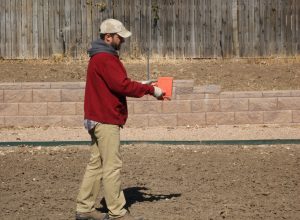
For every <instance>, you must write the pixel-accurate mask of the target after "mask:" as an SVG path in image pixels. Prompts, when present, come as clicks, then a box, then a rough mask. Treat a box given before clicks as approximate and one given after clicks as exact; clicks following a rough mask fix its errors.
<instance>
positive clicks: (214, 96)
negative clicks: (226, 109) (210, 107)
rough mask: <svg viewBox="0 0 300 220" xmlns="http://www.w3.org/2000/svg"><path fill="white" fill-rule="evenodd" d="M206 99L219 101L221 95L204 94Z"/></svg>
mask: <svg viewBox="0 0 300 220" xmlns="http://www.w3.org/2000/svg"><path fill="white" fill-rule="evenodd" d="M204 98H205V99H219V98H220V95H219V94H204Z"/></svg>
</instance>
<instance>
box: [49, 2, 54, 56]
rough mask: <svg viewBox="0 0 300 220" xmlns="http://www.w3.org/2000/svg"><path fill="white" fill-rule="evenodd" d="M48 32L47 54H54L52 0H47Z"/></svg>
mask: <svg viewBox="0 0 300 220" xmlns="http://www.w3.org/2000/svg"><path fill="white" fill-rule="evenodd" d="M48 15H49V16H48V25H49V28H48V32H49V34H48V35H49V55H48V56H51V55H52V54H54V53H55V52H54V49H55V6H54V0H49V2H48Z"/></svg>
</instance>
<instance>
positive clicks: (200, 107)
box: [192, 99, 220, 112]
mask: <svg viewBox="0 0 300 220" xmlns="http://www.w3.org/2000/svg"><path fill="white" fill-rule="evenodd" d="M216 111H220V100H219V99H203V100H197V101H192V112H216Z"/></svg>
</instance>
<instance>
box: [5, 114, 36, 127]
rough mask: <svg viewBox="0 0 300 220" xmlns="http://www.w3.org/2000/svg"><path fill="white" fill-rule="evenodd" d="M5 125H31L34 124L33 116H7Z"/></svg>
mask: <svg viewBox="0 0 300 220" xmlns="http://www.w3.org/2000/svg"><path fill="white" fill-rule="evenodd" d="M4 122H5V126H13V127H30V126H33V125H34V123H33V116H5V117H4Z"/></svg>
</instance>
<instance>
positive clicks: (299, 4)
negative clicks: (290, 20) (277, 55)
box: [296, 1, 300, 54]
mask: <svg viewBox="0 0 300 220" xmlns="http://www.w3.org/2000/svg"><path fill="white" fill-rule="evenodd" d="M296 4H297V5H296V8H297V9H296V16H297V21H296V24H297V51H296V53H297V54H300V39H299V38H300V1H296Z"/></svg>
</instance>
